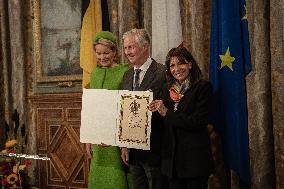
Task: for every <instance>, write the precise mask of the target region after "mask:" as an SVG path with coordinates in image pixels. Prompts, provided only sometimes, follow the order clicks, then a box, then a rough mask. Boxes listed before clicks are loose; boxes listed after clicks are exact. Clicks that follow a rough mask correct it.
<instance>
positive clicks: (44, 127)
mask: <svg viewBox="0 0 284 189" xmlns="http://www.w3.org/2000/svg"><path fill="white" fill-rule="evenodd" d="M81 96H82V94H81V93H68V94H40V95H34V96H32V97H31V103H32V106H33V111H34V112H35V122H36V123H35V124H36V140H37V141H36V143H37V153H38V154H40V155H47V156H48V157H49V158H50V161H39V166H38V176H39V182H40V188H68V189H71V188H87V178H88V168H89V162H88V159H87V156H86V154H85V148H84V145H83V144H81V143H80V138H79V136H80V133H79V132H80V117H81Z"/></svg>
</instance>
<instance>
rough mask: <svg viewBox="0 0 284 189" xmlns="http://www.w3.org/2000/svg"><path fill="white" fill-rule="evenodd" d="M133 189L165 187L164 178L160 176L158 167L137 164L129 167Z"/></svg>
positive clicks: (165, 181)
mask: <svg viewBox="0 0 284 189" xmlns="http://www.w3.org/2000/svg"><path fill="white" fill-rule="evenodd" d="M130 173H131V175H132V179H133V185H134V189H164V188H168V187H167V180H166V177H163V176H162V175H161V171H160V168H159V167H153V166H149V164H147V163H141V162H137V163H136V164H135V165H130Z"/></svg>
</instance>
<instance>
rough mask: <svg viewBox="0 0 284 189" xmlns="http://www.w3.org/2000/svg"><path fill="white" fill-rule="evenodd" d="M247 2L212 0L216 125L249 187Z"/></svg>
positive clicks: (227, 152)
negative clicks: (246, 78) (246, 77)
mask: <svg viewBox="0 0 284 189" xmlns="http://www.w3.org/2000/svg"><path fill="white" fill-rule="evenodd" d="M246 15H247V14H246V5H245V0H232V1H229V0H212V21H211V52H210V56H211V57H210V68H209V79H210V81H211V82H212V85H213V93H214V106H213V111H212V112H213V116H212V122H213V125H214V128H215V129H216V131H217V132H219V133H220V136H221V141H222V147H223V152H224V153H223V154H224V158H225V162H226V164H227V166H228V168H229V169H232V170H234V171H235V172H236V173H237V174H238V175H239V178H240V186H242V187H241V188H249V183H250V168H249V142H248V118H247V100H246V99H247V97H246V82H245V76H246V75H247V74H248V73H249V72H250V71H251V63H250V47H249V35H248V34H249V33H248V23H247V16H246Z"/></svg>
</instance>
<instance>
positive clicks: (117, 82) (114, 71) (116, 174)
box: [88, 64, 132, 189]
mask: <svg viewBox="0 0 284 189" xmlns="http://www.w3.org/2000/svg"><path fill="white" fill-rule="evenodd" d="M127 70H128V65H127V64H120V65H119V66H117V67H113V68H101V67H98V66H97V67H96V68H95V69H94V70H93V72H92V74H91V80H90V88H91V89H110V90H117V89H120V88H121V82H122V78H123V75H124V73H125V72H126V71H127ZM106 113H107V112H106ZM129 181H130V179H129V175H128V174H127V172H126V169H125V166H124V164H123V162H122V160H121V157H120V149H119V148H118V147H115V146H110V147H99V146H97V145H93V158H92V160H91V166H90V173H89V180H88V188H89V189H129V188H132V184H131V182H129Z"/></svg>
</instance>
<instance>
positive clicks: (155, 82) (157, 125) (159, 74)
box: [122, 59, 166, 166]
mask: <svg viewBox="0 0 284 189" xmlns="http://www.w3.org/2000/svg"><path fill="white" fill-rule="evenodd" d="M152 60H153V59H152ZM133 76H134V68H130V69H129V70H128V71H127V72H125V74H124V77H123V81H122V89H124V90H133V88H132V86H133ZM165 83H166V74H165V66H163V65H162V64H159V63H157V62H156V61H155V60H153V61H152V63H151V65H150V66H149V68H148V70H147V71H146V73H145V76H144V78H143V80H142V82H141V83H140V86H139V88H138V91H146V90H149V89H151V90H152V91H153V98H154V99H157V98H158V97H159V96H160V91H161V86H163V85H164V84H165ZM162 122H163V120H162V118H161V116H160V115H159V114H158V113H153V114H152V120H151V136H150V150H137V149H130V153H129V163H130V164H135V163H137V162H146V163H148V164H149V165H152V166H160V163H161V159H160V157H161V155H160V152H161V132H160V131H161V124H162Z"/></svg>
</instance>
